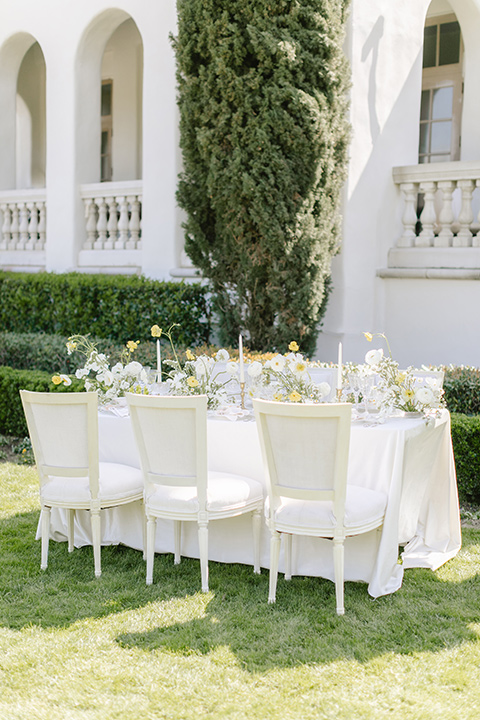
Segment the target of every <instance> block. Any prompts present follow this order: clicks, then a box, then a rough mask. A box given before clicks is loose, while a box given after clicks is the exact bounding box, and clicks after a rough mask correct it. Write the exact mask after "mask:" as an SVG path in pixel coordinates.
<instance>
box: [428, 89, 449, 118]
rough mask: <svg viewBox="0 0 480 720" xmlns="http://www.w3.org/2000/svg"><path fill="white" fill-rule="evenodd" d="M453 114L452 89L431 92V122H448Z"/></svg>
mask: <svg viewBox="0 0 480 720" xmlns="http://www.w3.org/2000/svg"><path fill="white" fill-rule="evenodd" d="M452 114H453V87H443V88H436V89H435V90H434V91H433V102H432V120H450V118H451V117H452Z"/></svg>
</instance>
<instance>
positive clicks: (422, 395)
mask: <svg viewBox="0 0 480 720" xmlns="http://www.w3.org/2000/svg"><path fill="white" fill-rule="evenodd" d="M415 400H416V401H417V402H418V403H420V405H430V403H432V402H433V400H434V394H433V392H432V390H431V389H430V388H429V387H420V388H418V390H416V391H415Z"/></svg>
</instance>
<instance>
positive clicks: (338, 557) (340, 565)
mask: <svg viewBox="0 0 480 720" xmlns="http://www.w3.org/2000/svg"><path fill="white" fill-rule="evenodd" d="M333 571H334V577H335V596H336V600H337V615H344V614H345V608H344V604H343V576H344V547H343V539H341V538H334V540H333Z"/></svg>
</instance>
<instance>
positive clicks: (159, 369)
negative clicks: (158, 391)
mask: <svg viewBox="0 0 480 720" xmlns="http://www.w3.org/2000/svg"><path fill="white" fill-rule="evenodd" d="M157 373H158V375H159V380H161V379H162V356H161V354H160V340H157Z"/></svg>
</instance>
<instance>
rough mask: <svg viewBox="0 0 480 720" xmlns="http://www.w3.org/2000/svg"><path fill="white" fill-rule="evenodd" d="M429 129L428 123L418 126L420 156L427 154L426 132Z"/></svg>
mask: <svg viewBox="0 0 480 720" xmlns="http://www.w3.org/2000/svg"><path fill="white" fill-rule="evenodd" d="M429 129H430V125H429V124H428V123H424V124H422V125H420V145H419V153H420V155H422V154H423V153H428V131H429Z"/></svg>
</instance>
